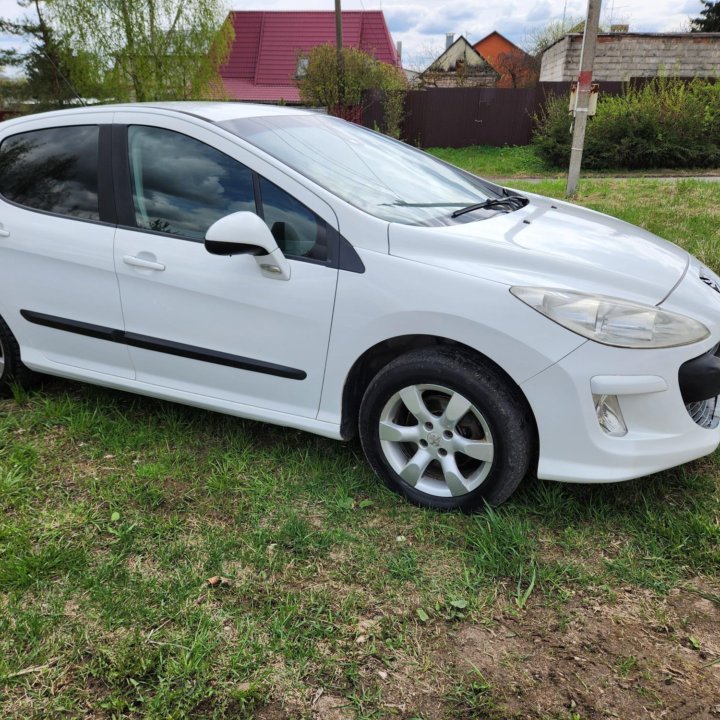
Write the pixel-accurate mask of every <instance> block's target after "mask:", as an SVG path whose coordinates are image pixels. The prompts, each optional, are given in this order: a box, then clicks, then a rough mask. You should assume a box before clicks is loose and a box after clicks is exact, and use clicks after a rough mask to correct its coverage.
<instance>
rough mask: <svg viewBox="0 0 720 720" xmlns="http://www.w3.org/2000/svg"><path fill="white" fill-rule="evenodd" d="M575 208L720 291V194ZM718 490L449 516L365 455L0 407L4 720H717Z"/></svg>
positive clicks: (620, 193)
mask: <svg viewBox="0 0 720 720" xmlns="http://www.w3.org/2000/svg"><path fill="white" fill-rule="evenodd" d="M515 184H516V185H517V186H518V187H520V188H523V187H525V188H526V189H528V190H532V191H536V192H541V193H548V194H553V195H556V196H560V195H562V192H563V187H564V186H563V182H562V180H548V181H544V182H543V183H541V184H539V185H536V184H533V185H523V184H522V183H521V182H520V181H519V182H517V183H515ZM577 201H578V202H580V203H582V204H583V205H587V206H589V207H592V208H595V209H599V210H603V211H606V212H610V213H612V214H614V215H617V216H620V217H622V218H625V219H627V220H630V221H631V222H635V223H638V224H641V225H643V226H645V227H647V228H649V229H650V230H653V231H654V232H657V233H660V234H662V235H664V236H665V237H667V238H669V239H672V240H674V241H676V242H678V243H680V244H681V245H683V246H684V247H687V248H688V249H690V250H691V251H692V252H694V253H696V254H697V255H698V256H700V257H701V258H702V259H703V260H704V261H706V262H707V263H709V264H711V265H712V266H714V268H715V269H716V270H720V184H715V183H702V182H697V181H691V180H684V181H679V182H675V181H659V180H653V181H646V180H635V179H632V180H608V179H605V180H603V179H593V180H589V181H588V180H586V181H583V182H582V184H581V191H580V194H579V196H578V198H577ZM719 472H720V465H719V458H718V457H717V456H713V457H709V458H705V459H702V460H699V461H696V462H694V463H691V464H689V465H685V466H683V467H681V468H678V469H675V470H671V471H668V472H665V473H661V474H659V475H655V476H653V477H650V478H645V479H642V480H638V481H633V482H628V483H624V484H620V485H615V486H605V487H588V486H579V485H559V484H554V483H550V482H540V481H537V480H534V479H528V480H527V481H526V482H525V483H524V485H523V486H522V487H521V488H520V490H519V492H518V493H517V494H516V495H515V496H514V497H513V498H512V500H511V501H510V502H508V503H507V504H506V505H504V506H502V507H501V508H499V509H497V510H494V511H487V512H484V513H479V514H475V515H461V514H439V513H434V512H429V511H424V510H420V509H418V508H415V507H411V506H409V505H407V504H406V503H404V502H402V501H401V500H400V499H399V498H398V497H396V496H395V495H393V494H392V493H390V492H389V491H387V490H385V489H384V488H383V487H382V486H381V485H380V484H379V483H378V482H377V481H376V480H375V478H374V477H373V476H372V475H371V473H370V472H369V471H368V469H367V467H366V466H365V463H364V461H363V459H362V456H361V451H360V448H359V445H358V444H357V443H356V442H352V443H349V444H341V443H335V442H332V441H329V440H325V439H322V438H318V437H314V436H311V435H307V434H303V433H301V432H296V431H293V430H287V429H283V428H276V427H272V426H270V425H263V424H260V423H251V422H244V421H241V420H238V419H235V418H230V417H226V416H222V415H218V414H213V413H208V412H204V411H200V410H194V409H189V408H185V407H181V406H177V405H171V404H167V403H163V402H159V401H155V400H150V399H145V398H139V397H134V396H131V395H127V394H122V393H118V392H113V391H109V390H103V389H98V388H93V387H90V386H85V385H79V384H73V383H70V382H64V381H60V380H52V379H49V380H47V381H46V382H45V384H44V386H43V387H42V388H40V389H39V390H35V391H32V392H29V393H20V392H18V393H17V395H16V397H15V398H12V399H5V400H0V717H2V718H4V719H7V720H9V719H10V718H18V719H19V718H23V719H25V718H38V719H41V718H42V719H43V720H45V719H46V718H79V717H84V718H173V719H174V718H183V717H186V718H235V719H236V718H259V719H262V718H265V719H277V718H323V719H327V720H338V719H339V718H378V719H381V718H406V719H408V720H409V719H411V718H418V719H419V718H424V719H425V720H439V719H441V718H447V719H451V718H461V719H463V720H464V719H466V718H478V719H479V718H490V719H491V720H492V719H494V720H500V719H501V718H518V719H519V718H532V719H534V720H588V719H594V718H605V717H622V718H636V717H648V718H652V717H658V718H659V717H665V718H680V717H683V718H684V717H687V718H691V717H692V718H712V717H715V715H713V713H715V714H717V713H718V712H719V711H720V708H718V703H719V702H720V700H719V699H718V698H720V636H719V635H718V627H719V626H720V577H719V571H720V481H719V480H718V478H719V476H720V475H719ZM209 581H211V582H209Z"/></svg>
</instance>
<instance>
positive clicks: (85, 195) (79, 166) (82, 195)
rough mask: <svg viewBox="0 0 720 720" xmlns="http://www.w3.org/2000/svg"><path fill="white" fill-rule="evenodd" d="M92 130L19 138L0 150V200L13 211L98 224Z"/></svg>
mask: <svg viewBox="0 0 720 720" xmlns="http://www.w3.org/2000/svg"><path fill="white" fill-rule="evenodd" d="M99 135H100V131H99V128H98V127H97V126H96V125H81V126H74V127H59V128H48V129H45V130H33V131H32V132H26V133H19V134H17V135H12V136H11V137H8V138H6V139H5V140H3V142H2V144H1V145H0V194H2V195H3V197H5V198H7V199H8V200H11V201H12V202H16V203H18V204H19V205H25V206H26V207H29V208H33V209H35V210H44V211H46V212H51V213H57V214H59V215H67V216H69V217H76V218H83V219H86V220H99V219H100V213H99V210H98V142H99Z"/></svg>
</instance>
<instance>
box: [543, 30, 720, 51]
mask: <svg viewBox="0 0 720 720" xmlns="http://www.w3.org/2000/svg"><path fill="white" fill-rule="evenodd" d="M582 36H583V34H582V32H571V33H567V35H563V36H562V37H561V38H558V39H557V40H556V41H555V42H554V43H553V44H552V45H549V46H548V47H547V48H545V52H547V51H548V50H549V49H550V48H551V47H553V46H554V45H557V44H558V43H559V42H562V41H563V40H565V38H569V39H570V40H571V41H572V40H577V39H578V38H580V39H582ZM598 37H599V38H612V39H619V38H626V37H646V38H667V39H670V38H676V39H688V40H690V39H693V40H703V39H705V40H717V41H718V42H720V32H664V33H653V32H601V33H598Z"/></svg>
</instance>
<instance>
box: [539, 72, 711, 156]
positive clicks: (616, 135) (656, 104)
mask: <svg viewBox="0 0 720 720" xmlns="http://www.w3.org/2000/svg"><path fill="white" fill-rule="evenodd" d="M535 121H536V130H535V136H534V139H533V144H534V145H535V147H536V148H537V151H538V154H539V155H540V157H541V158H542V159H543V160H544V162H545V163H546V164H547V165H549V166H552V167H558V166H562V165H567V162H568V160H569V158H570V142H571V139H572V136H571V134H570V117H569V115H568V112H567V98H562V97H552V98H550V99H549V100H548V102H547V103H546V105H545V107H544V108H543V109H542V110H541V112H540V113H539V114H538V115H537V116H536V118H535ZM719 164H720V83H713V82H709V81H706V80H700V79H695V80H692V81H691V82H689V83H688V82H684V81H682V80H680V79H677V78H657V79H655V80H653V81H652V82H649V83H647V84H646V85H644V86H643V87H636V86H632V85H630V86H628V87H626V89H625V92H624V93H623V94H622V95H618V96H615V97H612V96H605V97H602V96H601V98H600V100H599V102H598V111H597V115H596V116H595V117H594V118H592V119H591V120H590V122H589V123H588V128H587V132H586V135H585V150H584V152H583V165H584V167H586V168H588V169H608V168H627V169H652V168H689V167H714V166H717V165H719Z"/></svg>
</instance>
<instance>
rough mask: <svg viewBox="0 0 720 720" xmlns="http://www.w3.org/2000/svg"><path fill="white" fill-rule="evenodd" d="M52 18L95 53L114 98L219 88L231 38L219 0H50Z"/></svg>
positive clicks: (186, 95) (191, 94)
mask: <svg viewBox="0 0 720 720" xmlns="http://www.w3.org/2000/svg"><path fill="white" fill-rule="evenodd" d="M48 6H49V8H48V9H49V10H51V14H52V19H51V21H52V23H53V25H54V26H55V27H56V28H57V30H58V32H60V33H61V34H62V36H63V37H65V38H67V39H68V42H70V44H71V45H72V46H73V47H75V48H78V49H82V51H83V52H84V53H87V54H88V55H89V56H91V57H92V58H93V60H94V65H95V67H97V68H98V72H99V74H100V76H101V78H102V84H103V87H104V90H105V94H106V95H107V96H108V97H112V98H113V99H115V100H118V101H127V100H135V101H138V102H144V101H151V100H192V99H198V98H204V97H218V96H219V95H220V94H221V90H220V88H221V83H220V78H219V68H220V66H221V65H222V64H223V63H224V62H225V60H226V59H227V56H228V53H229V51H230V46H231V44H232V40H233V37H234V33H233V29H232V25H231V23H230V22H229V20H228V19H226V18H227V17H228V15H227V8H226V7H225V2H224V0H193V1H192V2H188V0H54V1H52V0H51V2H49V3H48Z"/></svg>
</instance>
